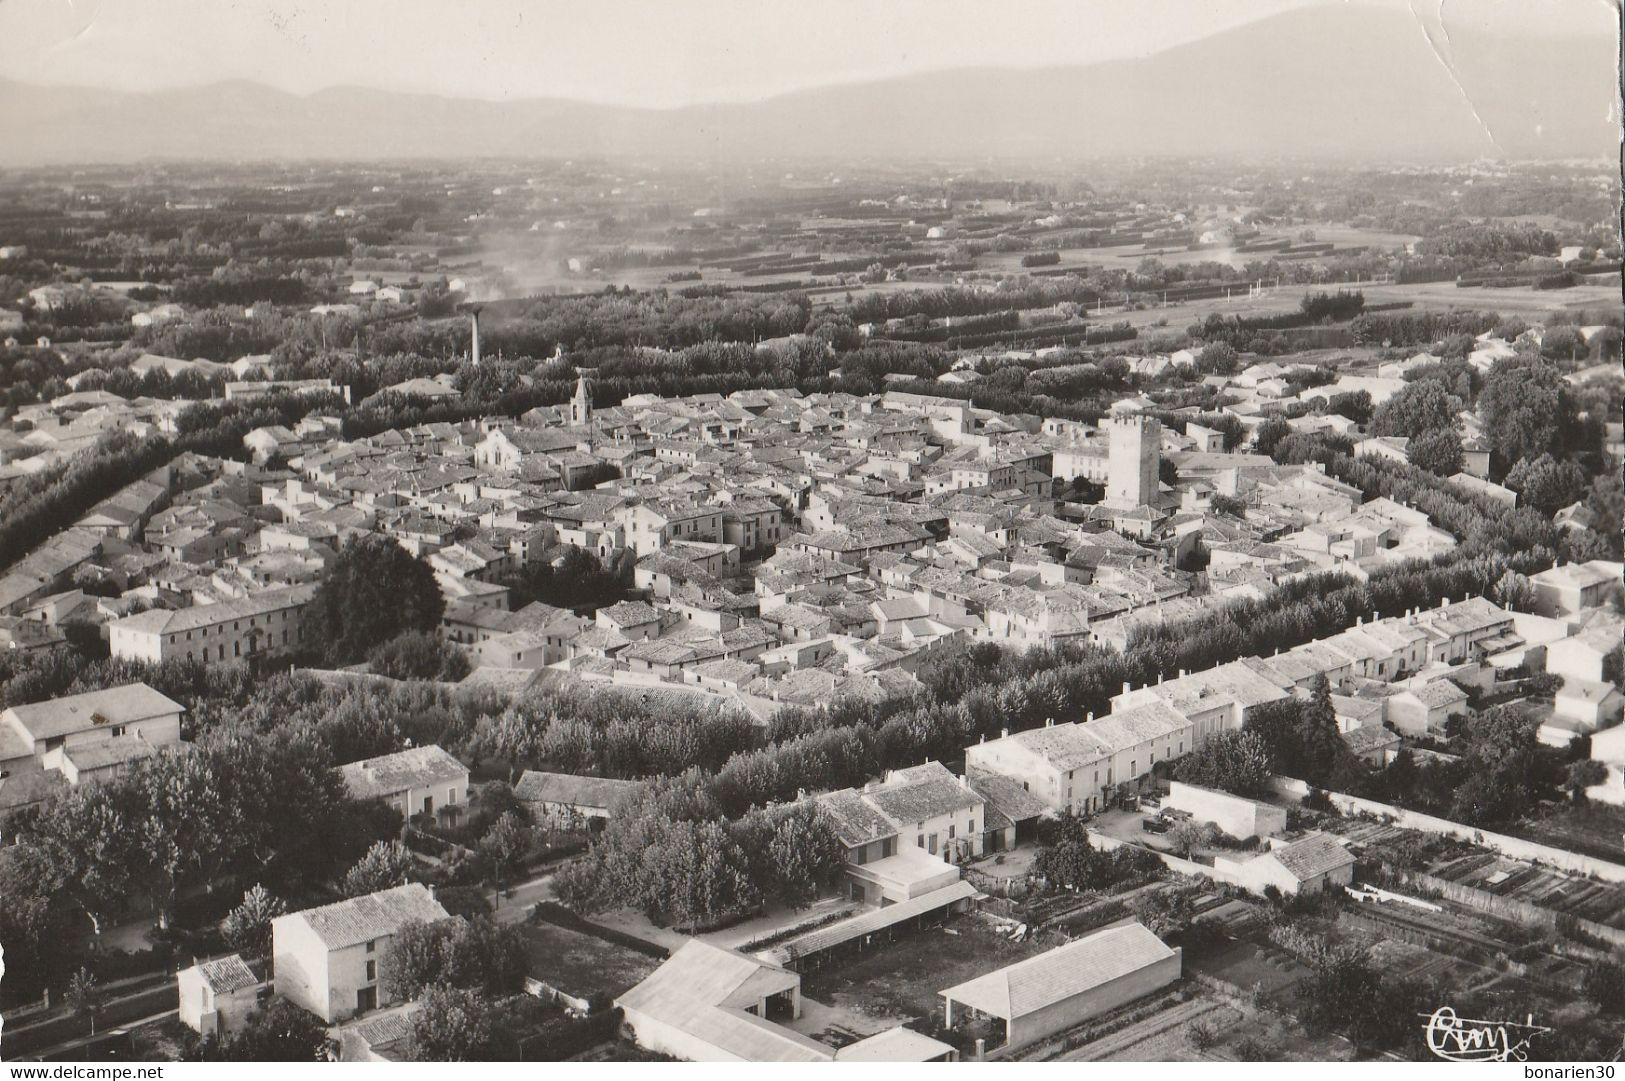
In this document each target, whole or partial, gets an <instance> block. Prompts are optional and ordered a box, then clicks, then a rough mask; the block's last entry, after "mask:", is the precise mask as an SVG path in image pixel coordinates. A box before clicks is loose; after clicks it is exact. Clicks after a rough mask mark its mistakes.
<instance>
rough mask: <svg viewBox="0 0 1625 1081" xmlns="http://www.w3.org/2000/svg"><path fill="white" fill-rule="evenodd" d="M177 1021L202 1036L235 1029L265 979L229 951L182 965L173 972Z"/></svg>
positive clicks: (239, 1026) (237, 1029) (221, 1033)
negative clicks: (176, 993)
mask: <svg viewBox="0 0 1625 1081" xmlns="http://www.w3.org/2000/svg"><path fill="white" fill-rule="evenodd" d="M175 983H176V987H177V989H178V992H179V995H180V1019H181V1024H183V1025H185V1026H186V1027H187V1028H189V1029H191V1030H192V1031H194V1032H197V1033H200V1034H202V1035H204V1036H209V1035H214V1036H219V1037H222V1038H223V1037H225V1036H227V1035H230V1034H232V1033H235V1032H237V1031H239V1030H240V1029H241V1028H242V1027H243V1022H244V1021H245V1020H247V1018H248V1015H249V1013H250V1012H251V1011H252V1010H253V1009H254V1006H255V1005H256V1004H257V1003H258V1002H259V996H260V991H261V990H263V989H264V987H265V981H264V980H262V979H260V978H259V977H258V976H256V975H254V972H253V970H252V969H250V968H249V967H248V964H247V963H246V962H245V961H244V960H243V959H242V957H241V956H239V955H237V954H235V953H233V954H228V955H227V956H225V957H217V958H215V959H214V960H212V961H202V962H199V963H198V964H195V965H193V966H192V967H191V968H183V969H181V970H180V972H179V973H177V974H176V976H175Z"/></svg>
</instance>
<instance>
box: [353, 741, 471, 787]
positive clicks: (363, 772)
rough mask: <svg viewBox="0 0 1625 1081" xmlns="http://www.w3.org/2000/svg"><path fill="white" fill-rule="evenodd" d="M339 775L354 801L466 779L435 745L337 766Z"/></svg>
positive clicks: (465, 770) (457, 764)
mask: <svg viewBox="0 0 1625 1081" xmlns="http://www.w3.org/2000/svg"><path fill="white" fill-rule="evenodd" d="M339 772H340V774H341V775H342V776H343V778H344V783H345V785H346V786H348V788H349V789H350V794H351V795H352V796H354V797H355V798H356V799H373V798H375V797H380V796H392V795H394V794H396V793H397V792H405V791H406V790H407V789H410V788H423V787H426V786H428V785H432V784H439V783H441V782H443V781H454V780H457V779H458V778H466V777H467V776H468V767H467V766H465V765H463V764H462V763H461V762H459V761H457V759H455V758H453V757H452V756H451V755H449V754H447V753H446V752H445V751H444V750H442V749H441V748H440V746H439V745H438V744H434V743H431V744H428V745H427V746H424V747H409V748H407V749H406V750H404V751H396V752H395V753H394V754H386V755H381V756H379V757H378V758H366V759H363V760H361V761H360V762H351V763H349V764H348V765H344V766H340V767H339Z"/></svg>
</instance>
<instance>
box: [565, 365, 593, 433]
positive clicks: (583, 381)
mask: <svg viewBox="0 0 1625 1081" xmlns="http://www.w3.org/2000/svg"><path fill="white" fill-rule="evenodd" d="M591 423H592V395H591V394H589V393H587V377H586V375H585V374H583V375H581V376H579V377H578V378H577V379H576V393H575V397H573V398H571V399H570V424H571V426H572V427H576V428H585V427H586V426H587V425H589V424H591Z"/></svg>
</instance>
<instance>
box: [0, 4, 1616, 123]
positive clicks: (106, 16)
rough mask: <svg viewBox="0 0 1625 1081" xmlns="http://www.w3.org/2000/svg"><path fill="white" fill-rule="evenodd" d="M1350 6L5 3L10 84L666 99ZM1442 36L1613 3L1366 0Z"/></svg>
mask: <svg viewBox="0 0 1625 1081" xmlns="http://www.w3.org/2000/svg"><path fill="white" fill-rule="evenodd" d="M1338 2H1343V0H3V2H0V77H4V78H10V79H14V80H17V81H20V82H29V83H52V84H66V85H83V86H102V87H113V88H117V89H126V90H151V89H162V88H168V87H175V86H191V85H197V84H202V83H210V82H215V81H218V80H222V79H234V78H235V79H249V80H253V81H255V82H261V83H266V84H269V85H271V86H276V87H279V88H281V89H284V90H290V91H294V92H296V93H309V92H311V91H314V90H319V89H321V88H323V87H328V86H336V85H354V86H367V87H377V88H382V89H390V90H415V91H426V92H432V93H439V94H446V95H452V96H458V97H482V98H526V97H567V98H575V99H581V100H591V101H605V102H616V103H623V104H636V105H654V106H670V105H683V104H690V103H693V102H701V101H738V100H750V99H755V98H762V97H769V96H772V95H774V94H779V93H783V92H786V91H789V90H795V89H800V88H803V87H807V86H817V85H825V84H829V83H839V82H851V81H857V80H862V79H867V78H874V77H884V76H890V75H902V74H910V73H915V72H920V71H931V70H941V69H944V68H957V67H969V66H979V65H981V66H1006V67H1038V66H1044V65H1049V64H1066V63H1086V62H1089V61H1095V60H1104V59H1110V58H1115V57H1125V56H1139V55H1145V54H1147V53H1151V52H1155V51H1157V50H1159V49H1161V48H1165V47H1167V46H1169V45H1175V44H1179V43H1181V42H1184V41H1190V40H1194V39H1197V38H1201V37H1205V36H1207V35H1209V34H1212V33H1215V32H1217V31H1221V30H1225V29H1228V28H1230V27H1234V26H1239V25H1241V24H1243V23H1247V22H1251V21H1254V20H1256V19H1260V18H1264V17H1266V16H1268V15H1271V14H1275V13H1277V12H1280V11H1285V10H1288V9H1292V8H1299V7H1306V6H1314V5H1318V4H1325V3H1338ZM1372 2H1378V3H1383V4H1387V5H1389V6H1396V7H1408V8H1410V9H1412V10H1413V11H1414V12H1415V13H1416V14H1417V16H1418V18H1420V19H1425V20H1428V21H1431V22H1433V23H1434V24H1435V25H1437V20H1438V18H1439V13H1440V10H1441V5H1442V10H1443V13H1444V27H1445V29H1446V30H1447V31H1454V30H1456V29H1457V28H1458V27H1460V28H1465V27H1470V26H1474V27H1486V26H1493V27H1494V28H1497V29H1502V30H1505V31H1507V32H1510V33H1524V34H1527V33H1536V32H1544V31H1550V32H1556V33H1598V34H1613V33H1615V31H1616V29H1617V14H1616V12H1615V9H1614V7H1613V6H1612V4H1613V0H1372Z"/></svg>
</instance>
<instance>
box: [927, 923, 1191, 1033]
mask: <svg viewBox="0 0 1625 1081" xmlns="http://www.w3.org/2000/svg"><path fill="white" fill-rule="evenodd" d="M1172 956H1174V951H1173V950H1171V949H1169V948H1168V947H1167V946H1166V945H1164V944H1163V941H1162V940H1161V939H1160V938H1158V937H1157V936H1156V935H1154V934H1152V933H1151V931H1150V930H1149V929H1148V928H1147V927H1146V926H1145V925H1144V924H1141V923H1130V924H1126V925H1124V926H1122V927H1112V928H1108V929H1107V930H1104V931H1099V932H1096V933H1095V934H1092V935H1089V936H1088V937H1087V938H1080V939H1078V940H1077V941H1076V942H1069V943H1067V944H1066V945H1065V946H1057V947H1056V948H1055V949H1053V950H1050V951H1049V952H1048V953H1041V954H1039V955H1038V956H1037V957H1030V958H1028V959H1027V960H1025V961H1021V962H1018V963H1016V964H1014V965H1010V966H1009V967H1007V968H1001V969H999V970H998V971H996V972H989V973H988V974H987V975H985V976H978V977H977V978H976V979H974V980H969V981H967V982H965V983H962V984H959V985H957V986H955V987H950V988H948V990H946V991H943V992H941V994H942V997H943V998H946V999H951V1000H952V1001H954V1002H959V1003H963V1004H964V1005H966V1006H969V1007H971V1008H972V1009H975V1010H979V1011H981V1012H982V1013H985V1014H989V1015H991V1016H994V1017H1003V1018H1005V1019H1006V1020H1009V1019H1011V1018H1016V1017H1025V1016H1026V1015H1028V1014H1031V1013H1036V1012H1037V1011H1039V1010H1042V1009H1044V1008H1045V1007H1047V1006H1053V1005H1055V1004H1056V1003H1058V1002H1065V1001H1066V1000H1067V999H1070V998H1074V997H1076V996H1078V995H1081V994H1083V993H1084V992H1086V991H1091V990H1093V989H1094V988H1096V987H1100V986H1101V985H1103V984H1107V983H1110V982H1111V981H1112V980H1115V979H1118V978H1120V977H1122V976H1126V975H1128V974H1129V973H1131V972H1137V971H1139V970H1140V969H1142V968H1145V967H1146V966H1148V965H1152V964H1155V963H1156V962H1158V961H1161V960H1164V959H1166V958H1168V957H1172Z"/></svg>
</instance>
